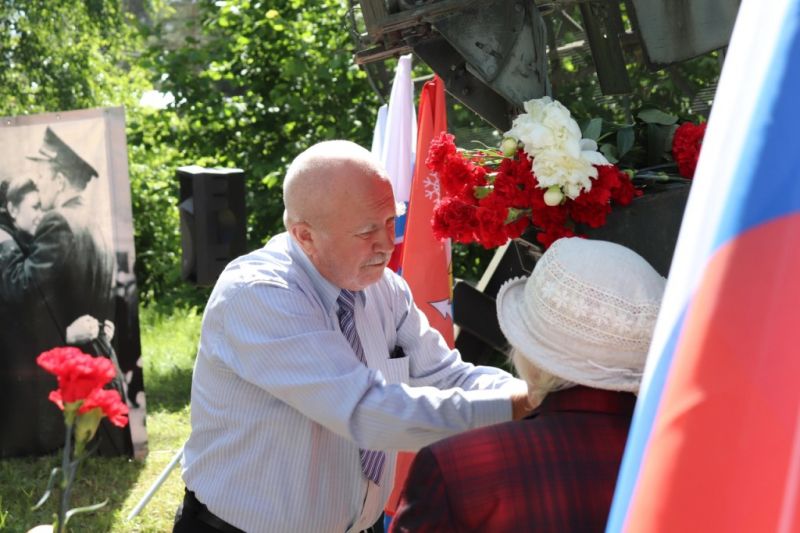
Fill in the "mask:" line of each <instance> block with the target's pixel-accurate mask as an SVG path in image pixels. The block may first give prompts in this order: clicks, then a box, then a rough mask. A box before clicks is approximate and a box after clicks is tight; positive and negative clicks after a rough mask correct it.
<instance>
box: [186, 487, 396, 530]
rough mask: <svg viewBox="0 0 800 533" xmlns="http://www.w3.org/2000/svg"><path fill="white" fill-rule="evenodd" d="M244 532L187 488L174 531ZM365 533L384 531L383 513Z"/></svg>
mask: <svg viewBox="0 0 800 533" xmlns="http://www.w3.org/2000/svg"><path fill="white" fill-rule="evenodd" d="M218 532H222V533H244V531H242V530H241V529H238V528H236V527H234V526H232V525H230V524H229V523H227V522H225V521H224V520H222V519H221V518H219V517H218V516H217V515H215V514H213V513H212V512H211V511H209V510H208V508H207V507H206V506H205V505H204V504H202V503H200V501H199V500H198V499H197V498H196V497H195V495H194V492H192V491H190V490H189V489H186V492H185V494H184V496H183V503H182V504H181V505H180V506H179V507H178V512H177V513H175V524H174V525H173V528H172V533H218ZM363 533H383V515H381V516H380V517H379V518H378V521H377V522H375V525H373V526H372V527H371V528H369V529H366V530H364V532H363Z"/></svg>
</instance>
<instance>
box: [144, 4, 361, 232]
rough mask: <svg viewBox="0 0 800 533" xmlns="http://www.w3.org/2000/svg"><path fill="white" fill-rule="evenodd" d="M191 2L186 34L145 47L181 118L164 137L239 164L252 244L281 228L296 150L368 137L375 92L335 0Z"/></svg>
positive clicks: (206, 156)
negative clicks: (162, 45)
mask: <svg viewBox="0 0 800 533" xmlns="http://www.w3.org/2000/svg"><path fill="white" fill-rule="evenodd" d="M198 4H199V7H200V16H199V17H198V19H197V20H194V21H189V22H188V23H189V24H191V25H197V26H196V27H194V28H191V31H190V33H191V34H192V36H191V37H188V38H187V39H186V41H185V42H184V43H183V44H182V45H181V46H180V47H176V48H172V49H169V48H168V49H163V50H158V49H156V50H153V54H152V56H151V59H152V65H151V68H153V69H155V70H156V71H159V72H161V73H162V79H163V81H162V83H161V89H162V90H163V91H169V92H171V93H172V94H173V95H174V97H175V101H176V103H175V106H174V109H175V112H176V114H177V115H178V116H179V117H181V120H182V121H184V122H185V125H186V127H185V128H184V129H182V130H177V131H175V134H174V135H172V137H171V139H166V142H171V143H172V144H174V145H180V146H181V148H182V150H183V151H184V153H185V154H187V155H189V157H192V158H194V159H195V160H194V161H192V162H197V163H199V164H202V165H214V166H222V167H239V168H242V169H243V170H244V171H245V176H246V180H247V186H248V198H247V199H248V202H247V205H248V207H249V209H250V217H249V222H250V223H249V226H248V234H249V237H250V243H251V245H253V246H255V245H256V244H258V243H262V242H264V241H265V240H266V239H267V238H268V237H269V236H270V235H271V234H274V233H275V232H277V231H280V229H281V224H282V223H281V217H282V213H283V206H282V198H281V189H280V186H281V183H282V177H283V174H284V172H285V170H286V167H287V166H288V164H289V163H290V162H291V160H292V159H293V158H294V156H295V155H297V154H298V153H299V152H300V151H302V150H303V149H305V148H306V147H308V146H310V145H311V144H314V143H315V142H318V141H321V140H325V139H333V138H346V139H351V140H353V141H355V142H359V143H361V144H363V145H369V142H370V139H371V135H372V125H373V122H374V116H375V108H376V102H377V97H376V96H375V95H374V94H373V93H372V91H371V89H370V88H369V85H368V83H366V80H365V75H364V73H363V72H362V71H361V70H360V69H359V68H358V67H357V66H355V65H354V64H353V60H352V57H353V47H352V45H351V43H350V41H349V36H348V34H347V32H346V31H345V29H344V26H343V24H344V20H345V19H344V16H345V9H344V5H343V3H342V2H340V1H338V0H318V1H315V2H303V1H298V0H274V1H270V2H255V1H250V0H235V1H233V0H231V1H225V2H211V1H204V2H199V3H198ZM198 29H199V30H200V31H199V33H198V32H197V30H198ZM157 30H161V31H163V27H160V28H157ZM195 35H196V36H195Z"/></svg>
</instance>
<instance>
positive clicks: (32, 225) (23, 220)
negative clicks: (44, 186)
mask: <svg viewBox="0 0 800 533" xmlns="http://www.w3.org/2000/svg"><path fill="white" fill-rule="evenodd" d="M8 212H9V214H10V215H11V218H13V219H14V225H15V226H16V227H17V229H19V230H21V231H24V232H26V233H28V234H29V235H33V234H34V233H35V232H36V227H37V226H38V225H39V222H40V221H41V220H42V204H41V202H40V201H39V193H38V192H36V191H31V192H29V193H28V194H26V195H25V196H23V197H22V201H21V202H20V203H19V205H17V206H15V205H13V204H11V205H9V206H8Z"/></svg>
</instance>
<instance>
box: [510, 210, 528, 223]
mask: <svg viewBox="0 0 800 533" xmlns="http://www.w3.org/2000/svg"><path fill="white" fill-rule="evenodd" d="M530 214H531V210H530V209H517V208H516V207H509V208H508V215H507V216H506V221H505V224H511V223H512V222H516V221H517V220H519V219H521V218H523V217H526V216H530Z"/></svg>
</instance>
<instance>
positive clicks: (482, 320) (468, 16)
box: [349, 0, 740, 363]
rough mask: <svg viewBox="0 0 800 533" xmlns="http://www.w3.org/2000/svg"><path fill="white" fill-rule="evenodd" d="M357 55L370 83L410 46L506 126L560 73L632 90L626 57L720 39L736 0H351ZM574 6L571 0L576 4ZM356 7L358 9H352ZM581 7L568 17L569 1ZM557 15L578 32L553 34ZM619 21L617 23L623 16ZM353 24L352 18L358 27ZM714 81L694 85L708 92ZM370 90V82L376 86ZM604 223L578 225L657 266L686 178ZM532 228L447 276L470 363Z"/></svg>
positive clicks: (493, 344)
mask: <svg viewBox="0 0 800 533" xmlns="http://www.w3.org/2000/svg"><path fill="white" fill-rule="evenodd" d="M350 2H351V10H350V12H349V15H350V25H351V30H352V31H351V33H352V34H353V36H354V39H355V40H356V42H357V48H358V50H357V52H356V56H355V60H356V62H357V63H358V64H360V65H362V66H364V68H366V69H367V72H368V74H370V77H371V78H372V82H373V84H374V86H375V87H376V90H379V85H380V84H379V83H376V80H375V79H374V78H375V76H376V73H379V72H380V69H381V68H382V64H381V63H382V61H383V60H385V59H388V58H390V57H395V56H398V55H400V54H406V53H409V52H413V53H414V54H415V55H416V56H417V57H418V58H419V59H420V60H422V61H423V62H425V63H426V64H427V65H428V66H430V67H431V69H432V70H433V71H434V72H435V73H436V74H437V75H438V76H439V77H440V78H441V79H442V80H443V81H444V83H445V87H446V90H447V92H448V93H449V94H450V95H451V96H453V97H454V98H456V99H457V100H459V101H460V102H461V103H463V104H464V105H465V106H466V107H468V108H469V109H471V110H472V111H474V112H475V113H476V114H478V115H479V116H480V117H482V118H483V119H484V120H485V121H486V122H488V123H489V124H490V125H491V126H492V127H494V128H496V129H497V130H500V131H506V130H508V129H509V128H510V126H511V121H512V119H513V118H514V117H515V116H516V115H517V114H519V113H520V112H521V111H522V104H523V102H525V101H527V100H529V99H532V98H540V97H542V96H552V95H553V85H554V84H555V85H557V84H558V80H559V78H560V77H562V78H563V77H564V76H570V75H596V76H597V81H598V85H599V88H600V91H601V92H602V95H624V94H626V93H630V92H631V82H630V80H629V77H628V72H627V68H626V65H627V64H628V63H630V62H631V61H637V62H642V63H644V64H645V65H647V66H648V67H650V68H651V69H653V70H656V69H660V68H670V65H673V64H675V63H678V62H681V61H684V60H687V59H690V58H693V57H696V56H699V55H702V54H705V53H708V52H710V51H713V50H717V49H722V48H724V47H725V46H727V44H728V41H729V39H730V35H731V32H732V30H733V24H734V21H735V19H736V14H737V12H738V9H739V3H740V2H739V0H691V1H685V0H681V1H678V0H624V1H620V0H556V1H541V0H540V1H534V0H527V1H526V0H358V1H356V0H350ZM576 7H577V9H576ZM359 11H360V17H359ZM576 11H577V12H579V15H580V16H579V18H577V19H576V18H575V17H574V14H575V12H576ZM557 19H561V21H563V22H565V23H566V24H567V25H569V26H571V27H572V28H575V29H577V30H579V32H580V33H581V34H582V35H583V37H584V38H583V39H582V40H580V41H577V42H567V43H562V42H559V35H557V33H558V32H557V31H556V30H555V27H556V25H555V24H554V22H555V21H556V20H557ZM624 21H627V24H624ZM356 28H359V29H358V30H356ZM576 49H581V50H587V49H588V51H589V53H590V55H591V63H592V64H591V65H589V67H590V68H588V69H584V70H583V71H582V72H579V73H577V74H575V73H568V72H564V71H563V69H561V60H562V58H563V57H564V56H565V55H567V54H569V53H570V51H571V50H576ZM713 90H714V88H713V87H712V88H710V89H709V90H706V92H705V93H704V94H698V98H699V99H705V100H710V99H711V97H713ZM379 92H380V91H379ZM655 189H656V192H657V193H658V194H653V195H649V194H648V195H645V196H644V197H642V198H640V199H639V200H637V201H636V202H634V204H632V205H631V206H629V207H628V208H625V209H621V210H618V211H615V212H612V213H611V215H610V216H609V218H608V223H607V225H606V226H604V227H602V228H599V229H596V230H591V229H589V228H582V229H583V231H582V232H583V233H585V234H587V235H589V236H591V237H594V238H601V239H606V240H611V241H615V242H619V243H621V244H624V245H626V246H629V247H631V248H633V249H634V250H636V251H637V252H639V253H640V254H641V255H642V256H644V257H645V258H647V259H648V260H649V261H650V262H651V264H653V266H654V267H655V268H656V269H657V270H658V271H659V272H660V273H661V274H663V275H666V274H667V271H668V269H669V264H670V261H671V258H672V252H673V250H674V246H675V242H676V240H677V235H678V229H679V226H680V221H681V218H682V216H683V210H684V207H685V203H686V198H687V195H688V189H689V187H688V185H686V184H667V185H663V186H656V187H655ZM533 241H535V239H533V238H532V236H531V234H526V235H524V236H523V239H518V240H515V241H512V242H510V243H509V244H508V245H506V246H504V247H502V248H500V249H499V250H498V252H497V253H496V255H495V257H494V259H493V260H492V262H491V263H490V265H489V267H488V268H487V270H486V272H485V274H484V276H483V278H482V279H481V281H480V282H479V283H478V285H477V286H472V285H469V284H467V283H463V282H460V283H457V284H456V286H455V287H454V318H455V322H456V324H457V325H458V326H459V327H460V331H459V333H458V335H457V338H456V346H457V347H458V348H459V349H461V351H462V353H463V354H464V355H465V358H466V359H469V360H471V361H473V362H478V363H481V362H487V361H492V360H494V361H496V360H497V356H498V353H500V352H502V351H503V350H504V347H505V345H506V341H505V338H504V336H503V334H502V332H501V331H500V328H499V326H498V324H497V321H496V319H494V316H495V315H494V298H495V296H496V294H497V290H498V289H499V287H500V285H501V284H502V282H503V281H504V280H506V279H508V278H510V277H513V276H518V275H525V274H527V273H529V272H530V271H531V269H532V268H533V266H534V264H535V262H536V259H537V258H538V256H539V254H540V253H541V250H540V249H539V247H538V246H537V245H535V244H533Z"/></svg>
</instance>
